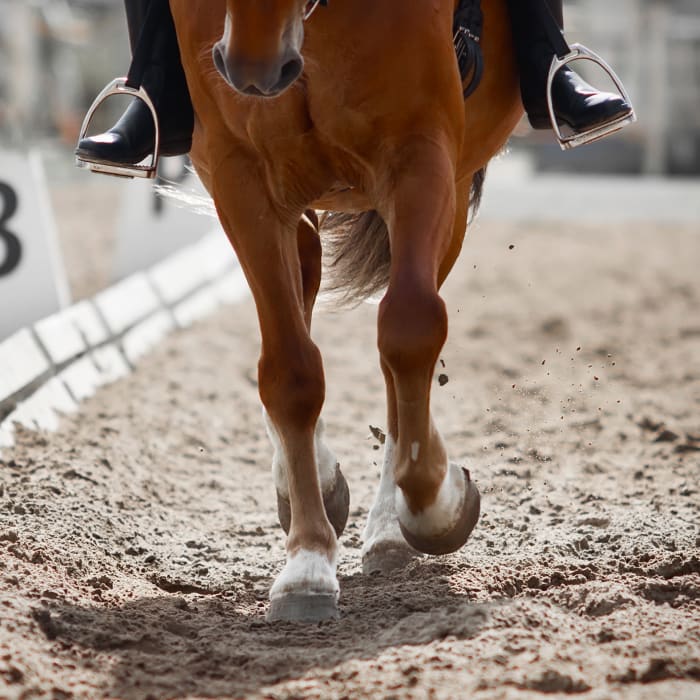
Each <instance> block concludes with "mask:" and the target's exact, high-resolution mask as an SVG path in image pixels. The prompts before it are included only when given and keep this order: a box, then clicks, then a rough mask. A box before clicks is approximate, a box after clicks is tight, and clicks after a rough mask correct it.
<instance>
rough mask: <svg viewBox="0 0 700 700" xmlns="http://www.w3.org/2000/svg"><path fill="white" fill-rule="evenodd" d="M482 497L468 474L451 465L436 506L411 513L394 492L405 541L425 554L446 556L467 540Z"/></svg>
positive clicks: (401, 495) (400, 496)
mask: <svg viewBox="0 0 700 700" xmlns="http://www.w3.org/2000/svg"><path fill="white" fill-rule="evenodd" d="M480 503H481V498H480V496H479V490H478V489H477V488H476V486H475V485H474V482H473V481H472V480H471V478H470V476H469V471H468V470H467V469H464V468H462V467H458V466H457V465H455V464H450V466H449V469H448V471H447V474H446V476H445V480H444V481H443V483H442V486H441V487H440V491H439V492H438V496H437V498H436V500H435V503H433V504H432V505H430V506H428V507H427V508H426V509H425V510H423V511H421V512H420V513H418V514H414V513H412V512H411V511H410V510H409V508H408V505H407V504H406V501H405V498H404V496H403V493H402V492H401V491H400V489H399V491H398V492H397V498H396V509H397V513H398V516H399V526H400V528H401V534H402V535H403V536H404V538H405V539H406V542H408V544H410V545H411V547H414V548H415V549H417V550H418V551H419V552H424V553H425V554H449V553H450V552H456V551H457V550H458V549H460V548H461V547H462V546H463V545H464V544H465V543H466V541H467V540H468V539H469V535H470V534H471V532H472V530H473V529H474V526H475V525H476V523H477V521H478V520H479V511H480Z"/></svg>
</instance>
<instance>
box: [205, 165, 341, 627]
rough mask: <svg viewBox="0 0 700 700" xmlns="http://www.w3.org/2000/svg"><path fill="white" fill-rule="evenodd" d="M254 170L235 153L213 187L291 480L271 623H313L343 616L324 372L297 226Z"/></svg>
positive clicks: (268, 407)
mask: <svg viewBox="0 0 700 700" xmlns="http://www.w3.org/2000/svg"><path fill="white" fill-rule="evenodd" d="M254 172H257V171H256V168H255V167H254V164H253V165H252V166H250V165H249V164H247V163H245V162H244V161H243V158H242V157H241V156H240V155H239V154H238V153H237V154H236V162H227V163H226V164H225V165H224V166H220V167H219V169H218V171H217V173H216V177H214V178H213V179H212V181H213V183H214V199H215V202H216V205H217V209H218V212H219V216H220V218H221V222H222V224H223V226H224V229H225V230H226V232H227V235H228V236H229V238H230V239H231V242H232V243H233V246H234V248H235V249H236V252H237V254H238V257H239V260H240V263H241V266H242V268H243V270H244V271H245V274H246V277H247V279H248V282H249V284H250V288H251V291H252V293H253V297H254V299H255V303H256V307H257V312H258V318H259V322H260V330H261V338H262V353H261V357H260V362H259V365H258V377H259V390H260V397H261V399H262V402H263V405H264V407H265V410H266V413H267V418H268V421H269V424H270V430H271V432H273V433H274V435H275V437H276V441H277V445H276V448H277V450H278V451H279V453H280V455H279V458H278V459H279V464H280V466H281V468H282V469H283V471H284V476H285V477H286V478H285V482H286V483H285V486H286V494H285V495H286V496H287V498H288V502H289V528H288V529H289V533H288V537H287V547H286V548H287V563H286V565H285V567H284V569H283V570H282V572H281V573H280V575H279V576H278V577H277V579H276V580H275V582H274V584H273V586H272V588H271V591H270V602H271V607H270V613H269V618H270V619H272V620H309V621H315V620H320V619H325V618H329V617H335V616H337V614H338V610H337V599H338V581H337V578H336V573H335V569H336V552H337V538H336V533H335V531H334V528H333V526H332V525H331V523H330V522H329V519H328V517H327V515H326V511H325V508H324V502H323V496H322V490H321V484H320V480H319V474H318V465H317V443H318V439H317V424H318V420H319V415H320V412H321V407H322V405H323V401H324V396H325V385H324V376H323V367H322V362H321V355H320V353H319V351H318V348H317V347H316V346H315V345H314V343H313V342H312V340H311V338H310V336H309V331H308V325H307V321H306V318H305V309H304V289H303V275H302V271H301V269H300V258H299V250H298V241H297V221H298V219H297V220H290V219H287V220H285V218H284V216H283V215H279V214H278V213H277V212H278V211H280V209H277V208H275V207H274V203H273V202H272V201H271V200H270V198H269V197H268V195H267V192H266V189H265V187H264V186H263V184H262V182H258V181H257V180H256V179H255V178H254V177H251V173H254ZM282 211H284V210H283V209H282Z"/></svg>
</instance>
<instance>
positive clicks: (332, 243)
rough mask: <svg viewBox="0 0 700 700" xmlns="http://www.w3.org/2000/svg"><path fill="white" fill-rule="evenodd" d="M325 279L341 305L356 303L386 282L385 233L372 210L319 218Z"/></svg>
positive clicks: (388, 263)
mask: <svg viewBox="0 0 700 700" xmlns="http://www.w3.org/2000/svg"><path fill="white" fill-rule="evenodd" d="M321 228H322V232H321V235H322V237H323V245H324V257H325V263H326V272H327V273H328V274H327V279H326V281H325V283H324V289H325V291H327V292H330V293H331V295H332V296H333V297H334V298H335V299H336V300H337V301H338V302H339V304H340V305H342V306H346V305H348V306H351V305H354V304H359V303H360V302H362V301H364V300H365V299H368V298H369V297H371V296H373V295H375V294H377V293H378V292H381V291H382V290H383V289H384V288H385V287H386V286H387V284H388V283H389V268H390V266H391V249H390V246H389V230H388V229H387V226H386V224H385V223H384V219H382V217H381V216H380V215H379V214H378V212H376V211H374V210H373V211H365V212H362V213H361V214H344V213H330V212H329V213H327V214H325V215H324V216H323V218H322V219H321Z"/></svg>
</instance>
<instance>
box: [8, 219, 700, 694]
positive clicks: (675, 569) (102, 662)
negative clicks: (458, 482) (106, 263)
mask: <svg viewBox="0 0 700 700" xmlns="http://www.w3.org/2000/svg"><path fill="white" fill-rule="evenodd" d="M696 229H697V227H692V226H686V227H681V226H679V227H673V228H670V227H669V228H664V227H654V226H651V225H646V226H637V225H626V226H622V225H619V224H615V225H614V226H608V227H603V226H580V225H579V226H576V225H572V224H570V225H567V226H563V225H555V224H547V225H536V224H528V225H521V226H516V225H511V224H507V225H506V224H500V225H499V224H494V223H490V224H483V225H477V226H476V227H474V229H473V230H472V232H471V234H470V237H469V239H468V243H467V248H466V250H465V251H464V253H463V255H462V258H461V260H460V261H459V263H458V267H457V269H456V270H455V272H454V273H453V276H452V277H451V279H450V280H449V282H448V284H447V285H446V288H445V290H444V291H445V298H446V300H447V302H448V306H449V309H450V319H451V328H450V337H449V340H448V343H447V345H446V347H445V349H444V352H443V355H442V359H443V361H444V367H443V366H442V365H441V366H439V367H438V368H437V370H436V378H435V384H434V394H433V396H434V414H435V419H436V422H437V425H438V426H439V427H440V429H441V430H442V432H443V436H444V438H445V441H446V444H447V446H448V449H449V452H450V456H451V458H452V459H453V460H455V461H458V462H461V463H463V464H464V465H465V466H468V467H469V469H470V470H471V473H472V476H473V477H475V478H476V480H477V483H478V485H479V488H480V489H481V492H482V511H483V517H482V519H481V521H480V523H479V525H478V526H477V528H476V530H475V531H474V534H473V536H472V538H471V540H470V541H469V542H468V544H467V546H466V547H465V548H464V549H463V550H462V551H460V552H459V553H457V554H454V555H450V556H446V557H441V558H433V559H429V558H425V559H422V560H420V561H416V562H414V563H412V564H411V565H410V566H409V567H408V568H407V569H405V570H402V571H399V572H396V573H395V574H393V575H390V576H382V575H378V576H372V577H366V576H363V575H362V573H361V566H360V556H359V551H360V546H361V540H360V535H361V531H362V527H363V525H364V521H365V519H366V516H367V511H368V508H369V506H370V505H371V500H372V495H373V492H374V489H375V488H376V485H377V482H378V475H379V467H378V466H377V465H378V464H380V463H381V451H380V448H379V445H378V443H377V441H376V439H375V438H373V437H372V434H371V431H370V428H369V426H370V425H372V426H376V427H380V428H381V427H383V426H384V395H383V385H382V380H381V378H380V372H379V370H378V364H377V355H376V351H375V350H374V347H375V316H376V307H374V306H371V305H369V304H364V305H362V306H360V307H358V308H357V309H354V310H352V311H343V312H335V311H333V310H332V309H330V308H329V307H328V306H324V305H323V304H322V305H321V307H320V308H319V310H318V313H317V316H316V321H315V328H314V336H315V338H316V340H317V342H318V343H319V345H320V347H321V349H322V351H323V353H324V358H325V363H326V370H327V388H328V390H327V403H326V409H325V411H324V415H325V419H326V422H327V432H328V438H329V441H330V443H331V445H332V446H333V447H334V449H335V450H336V452H337V454H338V456H339V459H340V461H341V465H342V468H343V470H344V472H345V474H346V476H347V478H348V481H349V483H350V487H351V493H352V496H351V498H352V502H351V517H350V521H349V524H348V527H347V529H346V532H345V534H344V536H343V538H342V545H343V547H342V553H341V557H340V566H339V574H340V584H341V589H342V592H341V610H342V618H341V620H339V621H337V622H336V621H333V622H327V623H323V624H320V625H317V626H316V625H315V626H311V627H309V626H301V625H294V624H276V625H272V624H268V623H267V622H266V621H265V612H266V608H267V602H266V601H267V592H268V589H269V586H270V584H271V582H272V578H273V576H274V575H275V573H276V572H277V571H279V569H280V567H281V565H282V562H283V559H284V550H283V538H282V533H281V530H280V528H279V526H278V525H277V522H276V512H275V502H274V490H273V485H272V479H271V476H270V473H269V463H270V459H271V448H270V446H269V444H268V442H267V439H266V437H265V434H264V429H263V424H262V419H261V412H260V404H259V401H258V397H257V387H256V379H255V366H256V361H257V352H258V333H257V324H256V319H255V314H254V309H253V307H252V303H251V302H249V301H248V302H245V303H243V304H241V305H240V306H237V307H234V308H228V309H226V310H224V311H222V312H221V313H219V314H218V315H216V316H215V317H212V318H210V319H208V320H207V321H205V322H203V323H201V324H199V325H197V326H196V327H193V328H192V329H190V330H188V331H185V332H180V333H177V334H176V335H174V336H171V337H170V338H169V339H168V341H167V342H166V343H164V344H163V345H162V347H161V348H160V349H159V350H157V351H156V352H154V353H153V354H152V355H150V356H149V357H148V358H146V359H145V360H144V361H143V363H142V364H141V365H140V366H139V368H138V370H137V371H136V372H135V373H134V374H133V376H131V377H130V378H128V379H126V380H123V381H121V382H119V383H118V384H115V385H112V386H111V387H108V388H106V389H104V390H102V391H101V392H100V393H99V394H98V395H97V396H96V397H94V398H93V399H92V400H90V401H89V402H87V403H85V404H84V405H83V407H82V410H81V412H80V414H79V415H76V416H72V417H69V418H66V419H65V421H64V423H63V426H62V429H61V431H60V432H59V433H57V434H53V435H46V436H43V435H36V434H32V433H22V434H21V435H20V439H19V443H18V445H17V446H16V448H15V449H14V450H13V451H12V452H11V453H6V454H4V455H3V461H2V462H0V697H2V698H10V699H12V700H15V699H19V698H23V699H25V698H51V699H52V700H63V699H66V698H74V697H75V698H103V697H110V698H125V699H129V700H131V699H134V700H136V699H143V700H145V699H146V698H152V699H156V698H157V699H160V698H175V697H177V698H180V697H188V698H203V697H216V698H223V697H253V698H324V699H325V698H338V699H340V698H363V697H367V698H446V699H447V698H473V699H475V700H486V699H492V698H493V699H500V698H544V697H547V698H558V697H565V696H569V695H576V696H578V697H581V698H586V699H589V698H590V699H594V698H595V699H600V700H603V699H608V698H611V699H616V698H634V699H649V700H652V699H653V700H656V699H658V698H664V699H671V698H679V699H683V700H685V699H687V700H691V699H692V700H697V698H698V697H700V530H699V523H700V505H699V504H700V275H699V274H698V269H699V268H698V265H699V264H700V235H698V231H697V230H696ZM511 246H514V247H512V248H511ZM81 284H82V283H81ZM79 288H80V289H88V288H90V284H88V283H86V284H84V285H83V287H79ZM441 374H442V375H445V376H444V377H442V378H440V381H438V375H441ZM445 378H447V380H448V381H447V383H445Z"/></svg>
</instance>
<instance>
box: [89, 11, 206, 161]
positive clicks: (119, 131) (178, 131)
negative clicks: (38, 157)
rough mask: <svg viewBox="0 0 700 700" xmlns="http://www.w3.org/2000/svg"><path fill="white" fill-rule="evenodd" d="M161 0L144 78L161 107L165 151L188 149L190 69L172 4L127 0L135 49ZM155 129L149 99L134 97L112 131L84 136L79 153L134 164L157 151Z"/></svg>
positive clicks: (162, 150)
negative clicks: (184, 58)
mask: <svg viewBox="0 0 700 700" xmlns="http://www.w3.org/2000/svg"><path fill="white" fill-rule="evenodd" d="M153 1H156V2H158V4H159V7H160V8H162V10H159V11H161V12H162V15H163V16H162V17H161V18H159V27H158V30H157V31H156V34H155V37H154V40H153V45H152V48H151V53H150V60H149V62H148V66H147V68H146V71H145V73H144V77H143V87H144V88H145V89H146V91H147V92H148V94H149V96H150V97H151V100H153V103H154V105H155V108H156V111H157V112H158V118H159V126H160V155H164V156H174V155H180V154H183V153H187V152H188V151H189V150H190V147H191V145H192V129H193V126H194V116H193V112H192V103H191V101H190V95H189V91H188V90H187V82H186V80H185V74H184V71H183V69H182V64H181V63H180V50H179V48H178V44H177V36H176V34H175V25H174V24H173V18H172V15H171V14H170V5H169V3H168V2H162V1H161V0H124V6H125V9H126V19H127V25H128V27H129V40H130V43H131V50H132V53H133V52H134V50H135V49H136V44H137V43H138V39H139V35H140V33H141V28H142V27H143V23H144V19H145V16H146V12H147V11H148V9H149V6H150V4H151V2H153ZM154 144H155V129H154V125H153V118H152V116H151V112H150V110H149V109H148V107H147V106H146V104H145V103H144V102H143V101H141V100H139V99H134V100H132V102H131V104H130V105H129V106H128V108H127V109H126V111H125V112H124V114H123V115H122V116H121V118H120V119H119V121H118V122H117V123H116V124H115V125H114V126H113V127H112V128H111V129H109V130H108V131H107V132H105V133H103V134H98V135H97V136H92V137H90V138H85V139H82V140H81V141H80V143H79V144H78V148H77V149H76V154H77V155H78V156H80V157H81V158H86V159H88V160H98V161H104V162H107V163H119V164H134V163H138V162H140V161H141V160H143V159H144V158H146V157H147V156H148V155H149V154H150V153H152V151H153V147H154Z"/></svg>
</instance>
